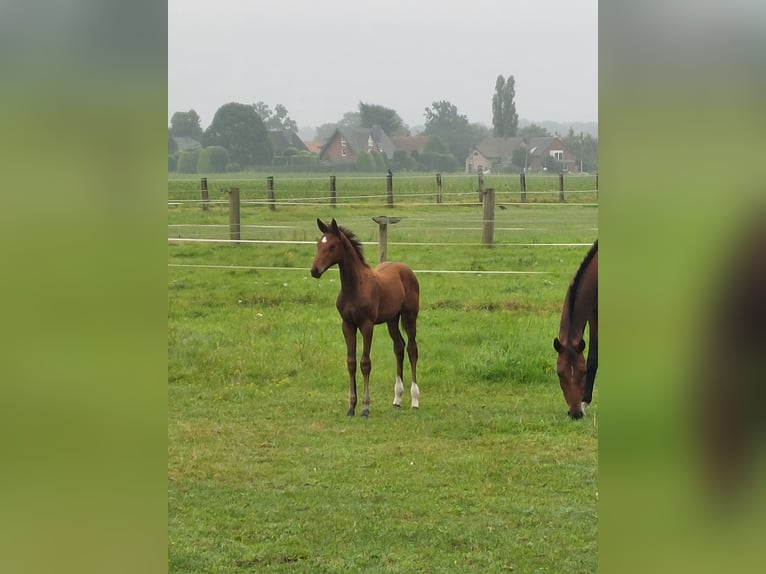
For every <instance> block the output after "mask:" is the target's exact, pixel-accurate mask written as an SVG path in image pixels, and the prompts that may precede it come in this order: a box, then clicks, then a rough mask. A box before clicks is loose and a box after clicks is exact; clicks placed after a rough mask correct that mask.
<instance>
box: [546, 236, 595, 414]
mask: <svg viewBox="0 0 766 574" xmlns="http://www.w3.org/2000/svg"><path fill="white" fill-rule="evenodd" d="M586 323H588V325H589V329H590V350H589V351H588V361H587V363H586V361H585V357H584V356H583V351H584V350H585V340H584V339H583V335H584V334H585V324H586ZM553 348H554V349H556V352H557V353H558V358H557V359H556V372H557V373H558V375H559V383H560V384H561V390H562V391H563V392H564V400H565V401H566V402H567V405H568V406H569V411H568V414H569V416H570V417H571V418H573V419H581V418H582V417H583V414H584V408H585V405H588V404H590V402H591V400H592V399H593V384H594V382H595V381H596V369H597V368H598V239H597V240H596V241H595V242H594V243H593V246H592V247H591V248H590V250H589V251H588V254H587V255H586V256H585V259H583V261H582V263H581V264H580V268H579V269H578V270H577V273H575V275H574V278H573V279H572V282H571V283H570V284H569V288H568V289H567V294H566V297H565V298H564V308H563V310H562V312H561V326H560V327H559V336H558V337H556V338H555V339H553Z"/></svg>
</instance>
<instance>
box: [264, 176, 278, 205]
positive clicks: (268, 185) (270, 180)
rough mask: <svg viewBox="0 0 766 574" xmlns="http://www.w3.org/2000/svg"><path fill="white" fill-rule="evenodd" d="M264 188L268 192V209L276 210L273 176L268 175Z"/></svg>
mask: <svg viewBox="0 0 766 574" xmlns="http://www.w3.org/2000/svg"><path fill="white" fill-rule="evenodd" d="M266 189H268V192H269V209H270V210H271V211H275V210H276V205H275V201H276V200H275V198H274V176H273V175H270V176H269V177H267V178H266Z"/></svg>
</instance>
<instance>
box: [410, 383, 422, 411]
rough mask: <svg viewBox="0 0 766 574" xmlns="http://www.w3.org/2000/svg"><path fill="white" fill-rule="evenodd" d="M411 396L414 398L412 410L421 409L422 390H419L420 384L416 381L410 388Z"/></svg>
mask: <svg viewBox="0 0 766 574" xmlns="http://www.w3.org/2000/svg"><path fill="white" fill-rule="evenodd" d="M410 396H411V397H412V408H413V409H417V408H420V404H419V402H418V399H420V389H419V388H418V384H417V383H416V382H414V381H413V382H412V385H411V386H410Z"/></svg>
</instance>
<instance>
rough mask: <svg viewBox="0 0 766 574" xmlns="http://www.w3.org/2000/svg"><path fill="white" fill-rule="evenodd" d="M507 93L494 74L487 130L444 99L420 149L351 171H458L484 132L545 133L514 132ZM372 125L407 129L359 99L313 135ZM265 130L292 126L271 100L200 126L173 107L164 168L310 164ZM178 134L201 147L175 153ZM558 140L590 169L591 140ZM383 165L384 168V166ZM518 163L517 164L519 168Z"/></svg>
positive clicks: (510, 92)
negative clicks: (274, 144) (274, 145)
mask: <svg viewBox="0 0 766 574" xmlns="http://www.w3.org/2000/svg"><path fill="white" fill-rule="evenodd" d="M515 95H516V92H515V80H514V77H513V76H508V78H505V77H503V76H502V75H500V76H498V77H497V79H496V82H495V92H494V95H493V96H492V102H491V105H492V129H490V128H488V127H487V126H484V125H482V124H479V123H471V122H469V120H468V118H467V116H465V115H464V114H461V113H460V112H459V111H458V109H457V107H456V106H455V105H454V104H452V103H451V102H449V101H446V100H440V101H435V102H432V103H431V105H430V106H427V107H426V108H425V109H424V117H425V127H424V129H423V131H422V132H420V134H419V135H423V136H427V137H428V140H427V143H426V146H425V148H424V149H423V152H422V153H418V152H413V153H410V154H407V153H406V152H403V151H401V150H397V151H395V152H394V156H393V158H392V160H386V158H385V156H382V160H381V158H375V157H370V158H367V157H366V156H365V157H364V159H360V160H359V161H358V162H357V166H356V168H357V170H359V171H376V170H385V169H397V170H409V171H419V170H424V171H432V170H438V171H445V172H449V171H458V170H461V169H462V166H463V165H464V164H465V159H466V157H467V156H468V154H469V153H470V151H471V148H472V147H473V146H474V145H476V144H478V143H479V142H480V141H482V140H483V139H484V138H486V137H488V136H490V135H493V136H495V137H515V136H520V137H523V138H525V139H531V138H533V137H540V136H550V135H552V134H550V133H549V132H548V130H546V129H545V128H542V127H540V126H538V125H536V124H531V125H529V126H526V127H524V128H521V129H519V127H518V123H519V117H518V114H517V112H516V105H515V102H514V100H515ZM375 125H379V126H380V127H381V128H382V129H383V131H385V132H386V134H388V135H389V136H408V135H410V128H409V126H407V125H406V124H405V123H404V122H403V121H402V118H401V117H400V116H399V114H398V113H397V112H396V111H395V110H393V109H391V108H387V107H385V106H382V105H379V104H372V103H368V102H361V101H360V102H359V104H358V106H357V110H356V111H353V112H347V113H346V114H344V115H343V117H342V118H341V119H340V120H338V121H337V122H334V123H327V124H323V125H321V126H319V127H317V128H316V136H315V139H316V140H318V141H326V140H327V139H328V138H329V137H330V136H331V135H332V133H333V132H334V131H335V129H337V128H338V127H339V126H345V127H348V128H371V127H373V126H375ZM271 129H280V130H293V131H296V132H297V131H298V125H297V123H296V122H295V121H294V120H293V119H292V118H291V117H290V114H289V111H288V110H287V109H286V108H285V107H284V106H283V105H281V104H277V105H276V106H274V108H273V109H272V108H271V107H270V106H269V105H267V104H265V103H264V102H262V101H259V102H256V103H254V104H242V103H238V102H230V103H227V104H224V105H222V106H221V107H220V108H218V110H217V111H216V113H215V115H214V116H213V120H212V122H211V123H210V125H209V126H208V127H207V128H206V129H204V130H203V129H202V126H201V123H200V117H199V115H198V114H197V112H196V111H194V110H193V109H192V110H189V111H187V112H180V111H179V112H175V113H174V114H173V116H172V118H171V120H170V126H169V127H168V170H169V171H178V172H182V173H216V172H224V171H240V170H243V169H247V168H255V167H263V166H274V165H293V166H298V165H303V166H314V167H318V157H317V156H316V155H315V154H312V153H310V152H305V151H299V150H297V149H295V148H290V147H288V148H287V149H284V150H274V149H273V148H272V143H271V139H270V138H269V134H268V132H269V130H271ZM184 136H185V137H189V138H193V139H194V140H196V141H198V142H200V144H201V145H202V148H201V149H197V150H190V151H180V150H178V148H177V145H176V141H175V140H174V137H184ZM561 139H562V141H563V142H564V143H565V145H567V147H569V149H570V150H571V151H572V152H573V153H574V155H575V157H576V158H578V161H579V163H580V164H581V165H582V169H583V170H586V171H590V170H595V169H596V168H597V165H598V140H597V139H595V138H593V137H591V136H590V135H587V134H586V135H583V134H582V133H580V134H575V133H574V131H573V130H572V129H571V128H570V131H569V133H568V134H567V135H566V136H562V137H561ZM360 155H364V154H360ZM381 155H382V154H381ZM381 161H382V162H383V163H382V164H381ZM388 163H390V165H387V164H388ZM514 163H515V162H514ZM523 165H524V164H523V162H522V163H521V166H522V167H523ZM373 167H374V169H372V168H373Z"/></svg>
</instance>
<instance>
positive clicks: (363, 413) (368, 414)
mask: <svg viewBox="0 0 766 574" xmlns="http://www.w3.org/2000/svg"><path fill="white" fill-rule="evenodd" d="M362 416H363V417H364V418H367V417H369V416H370V411H368V410H367V409H364V410H363V411H362Z"/></svg>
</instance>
